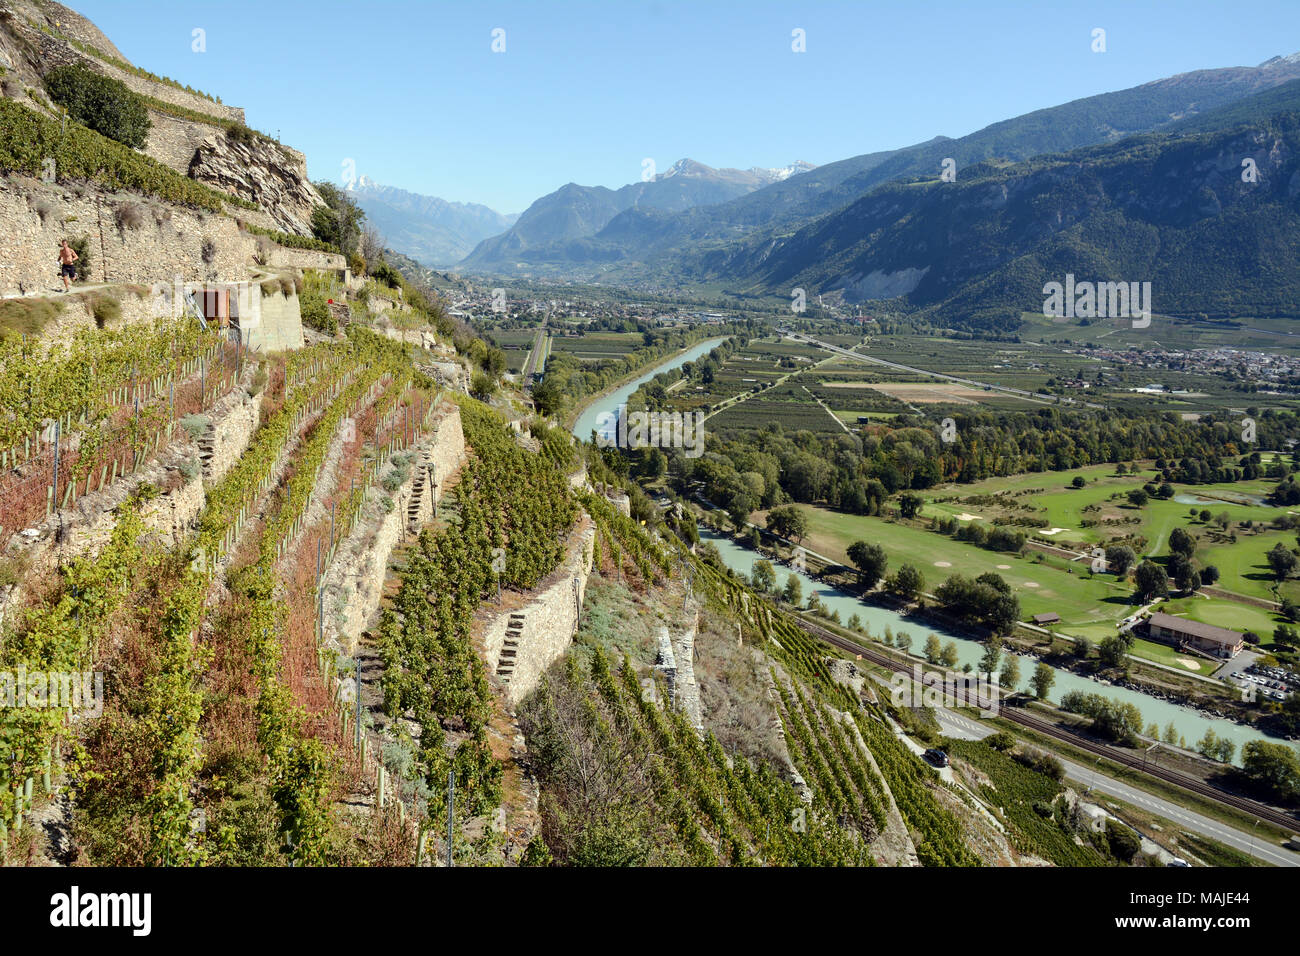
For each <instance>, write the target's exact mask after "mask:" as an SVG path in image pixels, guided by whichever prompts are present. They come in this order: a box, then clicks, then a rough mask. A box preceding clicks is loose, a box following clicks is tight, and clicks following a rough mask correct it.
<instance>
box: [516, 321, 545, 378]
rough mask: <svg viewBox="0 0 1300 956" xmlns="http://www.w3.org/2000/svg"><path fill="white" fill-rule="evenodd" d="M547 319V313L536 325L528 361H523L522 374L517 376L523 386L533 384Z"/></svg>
mask: <svg viewBox="0 0 1300 956" xmlns="http://www.w3.org/2000/svg"><path fill="white" fill-rule="evenodd" d="M549 321H550V316H549V315H547V316H542V324H541V325H540V326H538V328H537V334H536V335H535V336H533V348H532V350H531V351H530V352H529V353H528V361H527V362H525V363H524V368H523V374H522V375H520V376H519V377H520V379H522V381H523V385H524V388H532V386H533V375H534V373H535V372H536V371H537V357H538V356H539V355H541V354H542V344H543V343H544V342H545V341H546V325H547V323H548V322H549Z"/></svg>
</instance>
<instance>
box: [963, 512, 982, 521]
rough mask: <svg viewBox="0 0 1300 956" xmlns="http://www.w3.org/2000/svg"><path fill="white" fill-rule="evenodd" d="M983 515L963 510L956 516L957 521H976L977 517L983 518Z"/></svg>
mask: <svg viewBox="0 0 1300 956" xmlns="http://www.w3.org/2000/svg"><path fill="white" fill-rule="evenodd" d="M983 517H984V516H983V515H973V514H971V513H970V512H969V511H963V512H962V513H961V514H959V515H958V516H957V520H958V521H978V520H979V519H981V518H983Z"/></svg>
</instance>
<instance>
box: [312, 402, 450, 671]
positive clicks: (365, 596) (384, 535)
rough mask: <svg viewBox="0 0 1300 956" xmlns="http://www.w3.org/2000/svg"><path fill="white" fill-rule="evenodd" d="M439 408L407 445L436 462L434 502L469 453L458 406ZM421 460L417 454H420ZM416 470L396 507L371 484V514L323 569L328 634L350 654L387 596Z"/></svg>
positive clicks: (399, 492)
mask: <svg viewBox="0 0 1300 956" xmlns="http://www.w3.org/2000/svg"><path fill="white" fill-rule="evenodd" d="M436 414H441V416H442V417H441V419H440V420H439V421H437V422H436V424H435V426H434V431H433V432H432V434H430V435H429V436H428V437H427V438H426V439H425V440H424V441H423V442H421V443H419V444H418V445H416V446H415V447H414V448H413V449H409V450H410V451H412V452H414V453H415V455H417V456H423V455H426V454H427V455H428V457H429V458H430V459H431V460H432V461H434V462H437V463H438V480H439V484H440V487H438V488H437V489H436V493H437V496H438V497H437V499H435V498H434V497H433V494H434V491H435V490H434V489H432V488H429V487H427V486H426V487H425V489H424V494H425V496H426V498H425V500H426V501H428V502H429V505H430V507H431V506H432V504H433V502H434V501H435V500H440V499H441V497H442V487H441V486H442V485H443V484H445V478H446V476H447V475H450V474H451V473H452V472H454V471H455V470H456V469H457V468H459V467H460V466H461V464H462V463H463V462H464V459H465V436H464V434H463V432H462V431H461V424H460V408H459V406H456V405H453V404H451V403H450V402H448V403H445V404H444V405H443V406H442V407H441V408H440V409H439V412H438V413H436ZM417 460H418V459H417ZM415 477H416V475H415V470H414V469H412V473H411V475H410V476H409V477H408V478H407V479H406V481H405V482H404V483H403V484H402V486H401V487H400V488H399V489H398V490H397V491H396V492H395V493H393V494H392V495H389V496H388V497H390V498H391V499H392V501H393V509H392V510H391V511H385V510H384V509H383V508H382V507H381V506H380V505H379V501H380V499H381V498H382V497H383V496H384V492H383V491H382V490H380V489H372V490H371V493H370V495H369V496H368V500H367V503H366V504H365V505H364V506H363V507H365V508H366V509H367V513H368V514H370V515H371V518H370V519H369V520H367V521H361V522H358V523H357V525H356V527H355V529H354V530H353V533H352V534H350V535H349V536H348V537H347V538H345V539H344V541H343V543H342V544H341V545H339V549H338V551H337V552H336V553H335V555H334V560H333V561H331V562H330V565H329V567H328V568H326V569H325V576H324V581H323V583H322V587H323V588H324V592H325V621H324V625H323V626H324V635H325V640H326V641H328V642H329V643H330V645H331V646H332V647H334V649H335V650H337V651H339V652H341V653H343V654H345V655H347V656H351V655H353V654H354V653H356V649H357V639H358V638H359V637H360V635H361V632H362V631H364V630H366V629H368V628H370V627H373V626H374V625H375V624H376V623H377V622H378V619H379V602H380V600H381V598H382V597H383V592H384V581H385V579H386V578H387V576H388V561H389V558H390V557H391V556H392V553H393V549H394V548H395V547H397V545H398V544H399V543H400V542H401V540H402V537H403V533H402V532H403V527H404V526H405V524H406V512H407V505H408V504H409V502H410V500H411V494H412V491H413V490H414V484H415V482H414V479H415ZM376 516H377V520H375V518H376Z"/></svg>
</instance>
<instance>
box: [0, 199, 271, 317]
mask: <svg viewBox="0 0 1300 956" xmlns="http://www.w3.org/2000/svg"><path fill="white" fill-rule="evenodd" d="M78 193H81V195H78ZM125 206H132V207H135V208H134V212H133V214H134V215H136V216H138V219H139V224H138V226H136V227H130V226H126V227H122V228H119V227H118V225H117V221H116V212H117V210H118V208H119V207H125ZM82 236H84V237H86V238H87V240H88V241H89V252H90V276H89V281H90V282H92V283H103V282H110V283H122V282H130V283H140V284H143V285H146V286H149V285H152V284H153V283H155V282H167V283H170V282H172V281H173V279H174V277H175V276H177V275H179V276H180V277H181V280H182V281H184V282H229V281H237V280H240V279H244V278H246V277H247V276H248V266H247V263H248V262H249V261H250V259H251V257H252V254H253V252H254V250H255V249H256V247H257V243H256V240H255V238H254V237H253V236H251V235H248V234H247V233H243V232H241V231H240V229H239V226H238V225H237V224H236V222H235V220H233V219H231V218H229V217H227V216H219V215H216V214H213V213H209V212H204V211H202V210H197V209H190V208H188V207H185V206H173V205H168V204H164V203H161V202H158V201H155V200H149V199H146V198H144V197H140V196H132V195H127V194H119V195H114V196H109V197H102V198H101V196H100V194H98V193H96V192H94V191H93V190H90V189H87V188H85V187H80V186H76V185H75V184H70V183H69V184H47V183H43V182H41V181H40V180H37V179H33V178H31V177H27V176H19V175H14V174H8V175H5V176H3V177H0V295H14V294H21V293H28V294H30V293H44V292H56V291H57V292H58V293H62V290H63V284H62V283H61V282H60V281H59V279H58V249H59V240H61V239H64V238H68V239H75V238H78V237H82ZM205 242H208V243H210V244H211V245H210V249H209V252H210V255H209V258H210V260H211V261H205V260H204V257H203V248H204V243H205Z"/></svg>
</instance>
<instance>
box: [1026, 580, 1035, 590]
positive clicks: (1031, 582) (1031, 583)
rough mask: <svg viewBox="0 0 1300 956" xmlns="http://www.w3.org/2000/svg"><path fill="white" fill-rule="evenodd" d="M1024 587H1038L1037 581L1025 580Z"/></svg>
mask: <svg viewBox="0 0 1300 956" xmlns="http://www.w3.org/2000/svg"><path fill="white" fill-rule="evenodd" d="M1025 587H1027V588H1036V587H1038V582H1037V581H1026V582H1025Z"/></svg>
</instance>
